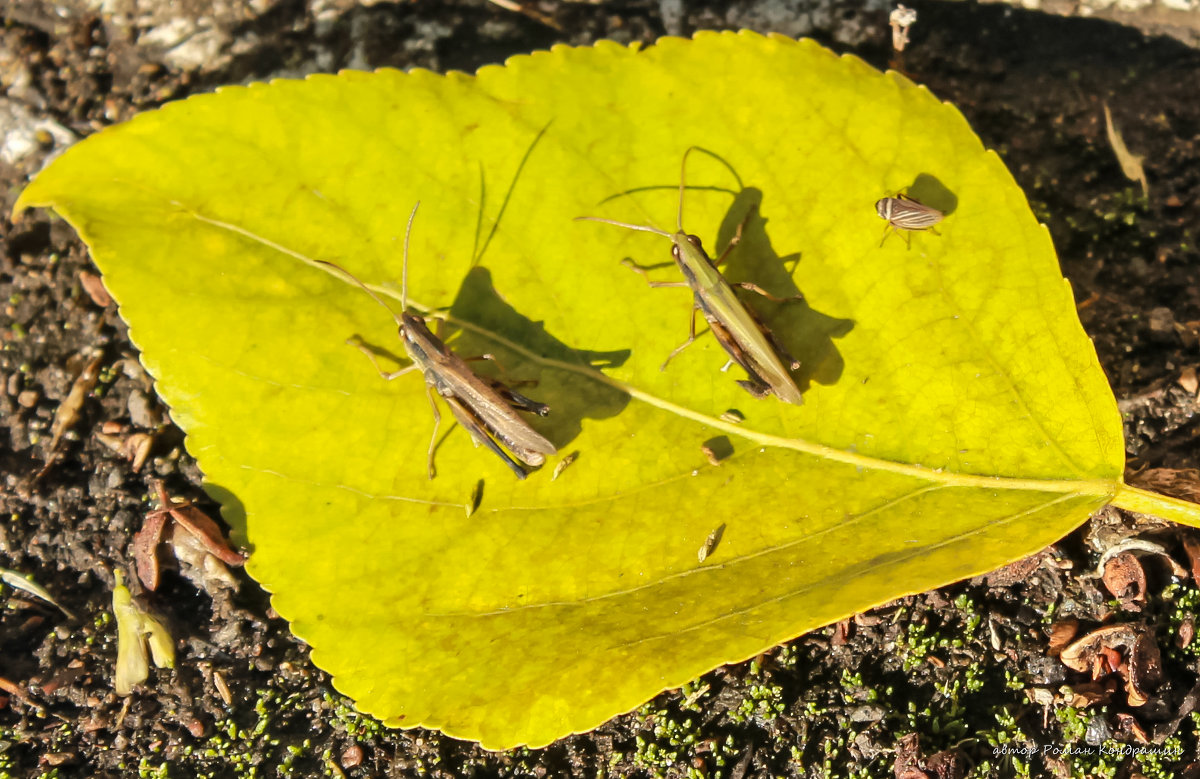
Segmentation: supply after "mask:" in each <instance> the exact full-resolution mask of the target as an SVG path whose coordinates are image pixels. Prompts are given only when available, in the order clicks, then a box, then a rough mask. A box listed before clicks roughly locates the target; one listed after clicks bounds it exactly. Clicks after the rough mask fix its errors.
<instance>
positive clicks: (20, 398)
mask: <svg viewBox="0 0 1200 779" xmlns="http://www.w3.org/2000/svg"><path fill="white" fill-rule="evenodd" d="M39 399H41V395H40V393H38V391H37V390H34V389H27V390H24V391H22V392H21V393H20V394H19V395H17V403H19V404H20V405H21V407H22V408H33V407H34V406H36V405H37V404H38V400H39Z"/></svg>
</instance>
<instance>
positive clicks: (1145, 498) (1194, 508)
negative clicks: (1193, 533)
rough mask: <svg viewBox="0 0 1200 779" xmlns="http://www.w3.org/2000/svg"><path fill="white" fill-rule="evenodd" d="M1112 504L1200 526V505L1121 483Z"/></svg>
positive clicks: (1183, 523)
mask: <svg viewBox="0 0 1200 779" xmlns="http://www.w3.org/2000/svg"><path fill="white" fill-rule="evenodd" d="M1112 505H1114V506H1116V507H1117V508H1122V509H1125V510H1126V511H1136V512H1138V513H1139V514H1150V515H1151V516H1155V517H1158V518H1160V519H1169V520H1171V521H1172V522H1178V523H1180V524H1181V525H1191V526H1192V527H1200V505H1197V504H1195V503H1189V502H1188V501H1186V500H1180V499H1179V498H1172V497H1170V496H1168V495H1159V494H1158V493H1155V492H1150V491H1148V490H1143V489H1141V488H1139V487H1130V486H1129V485H1128V484H1121V485H1119V486H1118V487H1117V494H1116V495H1115V496H1114V497H1113V499H1112Z"/></svg>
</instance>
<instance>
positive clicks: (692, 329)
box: [659, 303, 696, 371]
mask: <svg viewBox="0 0 1200 779" xmlns="http://www.w3.org/2000/svg"><path fill="white" fill-rule="evenodd" d="M688 331H689V332H688V339H687V340H686V341H684V342H683V343H681V344H679V346H676V347H675V350H674V351H672V352H671V353H670V354H668V355H667V359H666V360H665V361H664V362H663V364H662V366H661V367H660V368H659V370H660V371H665V370H666V369H667V363H669V362H671V360H674V359H675V355H677V354H679V353H680V352H682V351H683V350H684V349H686V348H688V347H689V346H691V345H692V341H695V340H696V305H695V304H694V303H693V304H692V321H691V324H690V325H689V326H688Z"/></svg>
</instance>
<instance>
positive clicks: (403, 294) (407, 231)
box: [368, 200, 421, 316]
mask: <svg viewBox="0 0 1200 779" xmlns="http://www.w3.org/2000/svg"><path fill="white" fill-rule="evenodd" d="M420 207H421V201H420V200H418V201H417V202H416V203H414V204H413V210H412V213H411V214H409V215H408V226H407V227H405V228H404V270H403V272H402V273H401V276H400V309H401V310H402V311H407V310H408V239H409V238H410V237H411V236H412V226H413V220H414V219H416V218H417V209H418V208H420ZM368 291H370V290H368ZM376 299H378V298H376ZM388 310H389V311H391V309H390V308H389V309H388ZM394 315H395V314H394V313H393V316H394Z"/></svg>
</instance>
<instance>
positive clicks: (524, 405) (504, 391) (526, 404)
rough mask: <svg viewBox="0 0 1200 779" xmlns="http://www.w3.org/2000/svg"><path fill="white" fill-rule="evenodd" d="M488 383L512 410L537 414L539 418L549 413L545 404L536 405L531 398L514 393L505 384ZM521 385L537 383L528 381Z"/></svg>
mask: <svg viewBox="0 0 1200 779" xmlns="http://www.w3.org/2000/svg"><path fill="white" fill-rule="evenodd" d="M490 383H491V385H492V389H494V390H496V392H497V393H498V394H499V395H500V397H502V398H504V399H505V400H507V401H508V404H509V405H510V406H512V407H513V408H515V409H519V410H521V411H528V412H530V413H532V414H537V415H538V416H539V417H544V416H546V415H548V414H549V413H550V407H549V406H547V405H546V404H545V403H538V402H537V401H536V400H534V399H532V398H527V397H525V396H524V395H522V394H521V393H519V392H517V391H515V390H514V389H513V388H512V387H509V386H508V385H507V384H504V383H502V382H499V381H493V382H490ZM521 383H522V384H537V381H535V380H532V379H530V380H528V381H524V382H521Z"/></svg>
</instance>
